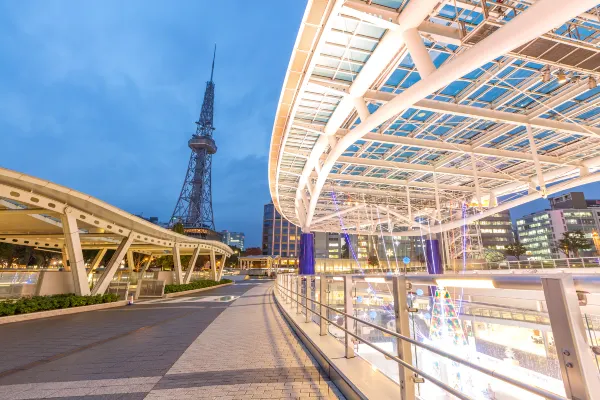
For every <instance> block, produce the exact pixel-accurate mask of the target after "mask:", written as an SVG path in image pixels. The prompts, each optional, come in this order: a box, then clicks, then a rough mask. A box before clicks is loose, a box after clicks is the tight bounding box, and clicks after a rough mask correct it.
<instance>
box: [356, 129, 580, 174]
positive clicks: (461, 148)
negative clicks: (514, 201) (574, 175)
mask: <svg viewBox="0 0 600 400" xmlns="http://www.w3.org/2000/svg"><path fill="white" fill-rule="evenodd" d="M363 139H364V140H369V141H373V142H378V143H390V144H394V145H401V146H410V147H419V148H422V149H430V150H439V151H447V152H449V153H462V154H475V155H477V156H482V157H494V158H501V159H507V160H519V161H529V162H533V156H532V155H531V153H521V152H518V151H512V150H499V149H492V148H488V147H479V148H475V147H473V146H469V145H466V144H456V143H448V142H442V141H439V140H427V139H417V138H409V137H405V136H394V135H383V134H380V133H367V134H366V135H365V136H364V137H363ZM539 160H540V162H541V163H542V164H550V165H560V166H563V165H578V163H577V162H573V161H566V160H563V159H561V158H558V157H555V156H546V155H540V156H539Z"/></svg>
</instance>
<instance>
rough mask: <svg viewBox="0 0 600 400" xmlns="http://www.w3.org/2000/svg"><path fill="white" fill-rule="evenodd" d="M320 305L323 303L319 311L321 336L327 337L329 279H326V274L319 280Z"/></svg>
mask: <svg viewBox="0 0 600 400" xmlns="http://www.w3.org/2000/svg"><path fill="white" fill-rule="evenodd" d="M319 281H320V282H319V303H321V307H320V310H319V315H320V316H321V318H319V334H320V335H321V336H325V335H327V320H326V319H325V318H326V316H327V308H325V305H326V304H327V278H325V274H322V275H321V279H319Z"/></svg>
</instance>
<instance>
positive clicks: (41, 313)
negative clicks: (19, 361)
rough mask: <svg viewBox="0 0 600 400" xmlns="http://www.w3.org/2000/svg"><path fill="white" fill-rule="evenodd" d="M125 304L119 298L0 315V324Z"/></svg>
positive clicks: (125, 301)
mask: <svg viewBox="0 0 600 400" xmlns="http://www.w3.org/2000/svg"><path fill="white" fill-rule="evenodd" d="M126 304H127V300H119V301H115V302H112V303H102V304H92V305H89V306H79V307H70V308H59V309H57V310H49V311H37V312H32V313H29V314H18V315H9V316H6V317H0V325H3V324H10V323H13V322H21V321H31V320H34V319H41V318H49V317H57V316H59V315H68V314H77V313H81V312H86V311H96V310H104V309H107V308H114V307H122V306H124V305H126Z"/></svg>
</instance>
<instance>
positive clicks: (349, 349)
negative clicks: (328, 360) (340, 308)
mask: <svg viewBox="0 0 600 400" xmlns="http://www.w3.org/2000/svg"><path fill="white" fill-rule="evenodd" d="M352 300H353V299H352V275H344V312H345V313H346V314H347V315H354V303H353V301H352ZM354 325H355V321H354V320H353V319H352V318H348V317H347V316H344V328H345V329H346V330H347V331H349V332H352V331H354ZM352 339H353V337H352V336H350V335H349V334H348V332H344V342H345V345H346V358H353V357H354V344H353V340H352Z"/></svg>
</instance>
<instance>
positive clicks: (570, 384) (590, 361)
mask: <svg viewBox="0 0 600 400" xmlns="http://www.w3.org/2000/svg"><path fill="white" fill-rule="evenodd" d="M541 279H542V287H543V288H544V296H545V298H546V306H547V307H548V316H549V317H550V326H551V327H552V334H553V336H554V342H555V344H556V352H557V353H558V360H559V364H560V371H561V373H562V381H563V384H564V385H565V392H566V394H567V398H569V399H596V398H598V397H597V396H598V394H599V393H600V377H599V376H598V369H597V368H596V365H595V362H594V355H593V353H592V350H591V348H590V345H589V344H588V343H587V341H586V335H585V327H584V325H583V318H582V315H581V309H580V308H579V300H578V298H577V292H576V290H575V285H574V284H573V277H572V276H570V275H569V276H562V277H556V278H555V277H548V278H541Z"/></svg>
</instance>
